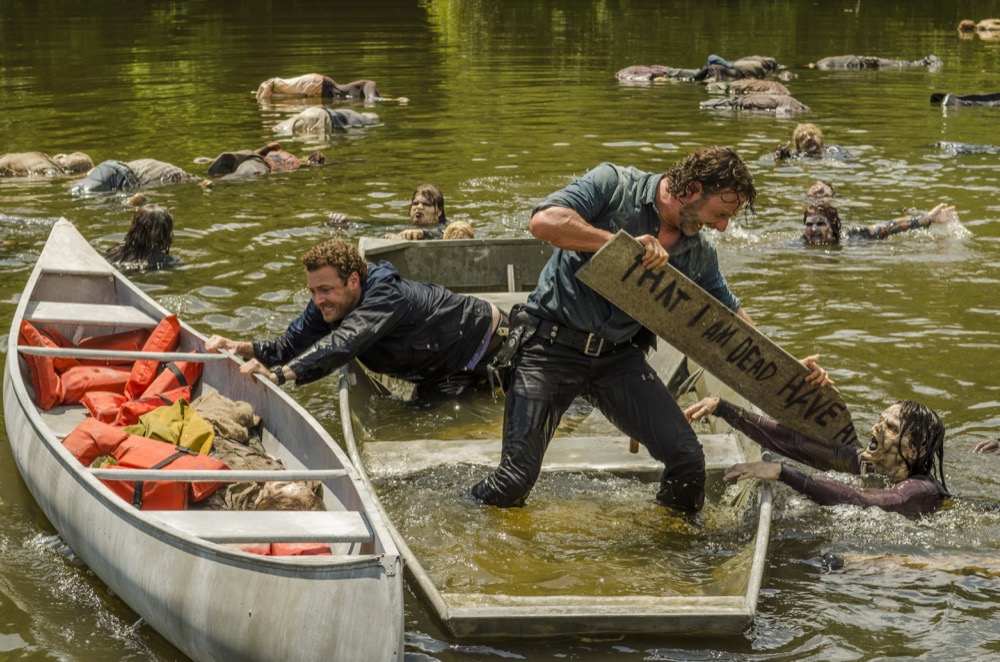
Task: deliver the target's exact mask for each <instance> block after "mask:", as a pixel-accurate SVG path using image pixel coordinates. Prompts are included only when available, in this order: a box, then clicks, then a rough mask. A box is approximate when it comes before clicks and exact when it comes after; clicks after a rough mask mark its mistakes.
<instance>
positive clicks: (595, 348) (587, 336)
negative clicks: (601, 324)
mask: <svg viewBox="0 0 1000 662" xmlns="http://www.w3.org/2000/svg"><path fill="white" fill-rule="evenodd" d="M535 335H536V337H539V338H543V339H545V340H548V341H549V342H557V343H559V344H560V345H566V346H567V347H572V348H573V349H575V350H576V351H578V352H580V353H582V354H585V355H587V356H603V355H604V354H610V353H611V352H613V351H615V350H618V349H621V348H622V347H628V346H629V345H631V344H632V341H631V340H626V341H625V342H620V343H613V342H611V341H610V340H607V339H606V338H602V337H600V336H598V335H595V334H593V333H583V332H582V331H576V330H574V329H571V328H569V327H568V326H560V325H558V324H556V323H554V322H549V321H548V320H541V322H539V324H538V331H537V332H536V334H535Z"/></svg>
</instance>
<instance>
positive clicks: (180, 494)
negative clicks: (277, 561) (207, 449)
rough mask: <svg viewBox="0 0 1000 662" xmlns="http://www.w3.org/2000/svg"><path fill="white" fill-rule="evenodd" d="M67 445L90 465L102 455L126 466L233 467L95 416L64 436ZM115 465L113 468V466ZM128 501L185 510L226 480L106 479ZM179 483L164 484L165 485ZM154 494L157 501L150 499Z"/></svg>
mask: <svg viewBox="0 0 1000 662" xmlns="http://www.w3.org/2000/svg"><path fill="white" fill-rule="evenodd" d="M63 445H64V446H65V447H66V448H67V450H69V451H70V453H72V454H73V457H75V458H76V459H78V460H80V462H81V464H83V465H84V466H88V467H89V466H90V465H91V464H92V463H93V462H94V460H96V459H97V458H98V457H99V456H101V455H110V456H112V457H114V458H115V459H116V460H117V461H118V466H119V467H120V468H122V469H154V468H155V469H168V470H169V469H190V470H219V469H228V468H229V467H228V466H226V464H225V463H224V462H222V461H220V460H217V459H216V458H214V457H209V456H207V455H201V454H199V453H193V452H191V451H189V450H187V449H186V448H179V447H177V446H174V445H173V444H169V443H167V442H164V441H157V440H155V439H147V438H146V437H140V436H138V435H133V434H129V433H127V432H125V431H124V430H123V429H122V428H119V427H115V426H113V425H108V424H107V423H102V422H101V421H98V420H96V419H94V418H87V419H84V420H83V422H81V423H80V424H79V425H78V426H76V428H75V429H74V430H73V431H72V432H71V433H69V434H68V435H67V436H66V438H65V439H63ZM112 468H113V467H112ZM102 482H104V484H105V485H107V486H108V487H110V488H111V490H112V491H114V492H115V493H116V494H118V495H120V496H121V497H122V498H124V499H125V500H126V501H129V502H132V503H133V504H138V505H137V507H139V508H142V507H145V508H146V509H148V510H181V509H183V508H185V507H187V502H188V499H189V498H190V499H191V500H192V501H201V500H202V499H204V498H205V497H207V496H208V495H210V494H211V493H212V492H214V491H215V490H217V489H219V488H220V487H222V486H223V485H224V484H225V483H194V482H192V483H186V482H182V481H168V482H160V481H133V482H128V481H120V480H115V481H102ZM171 484H173V485H174V486H179V488H180V489H179V490H178V489H176V487H161V486H164V485H171ZM150 495H152V496H153V497H154V499H155V501H153V502H150V501H148V499H147V497H148V496H150Z"/></svg>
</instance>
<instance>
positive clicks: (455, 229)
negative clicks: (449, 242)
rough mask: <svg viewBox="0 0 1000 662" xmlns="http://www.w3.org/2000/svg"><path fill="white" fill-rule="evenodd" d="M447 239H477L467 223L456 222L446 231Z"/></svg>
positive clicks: (450, 224) (449, 225) (445, 236)
mask: <svg viewBox="0 0 1000 662" xmlns="http://www.w3.org/2000/svg"><path fill="white" fill-rule="evenodd" d="M444 238H445V239H475V238H476V232H475V230H473V229H472V225H471V224H469V223H468V222H467V221H454V222H452V223H449V224H448V227H446V228H445V229H444Z"/></svg>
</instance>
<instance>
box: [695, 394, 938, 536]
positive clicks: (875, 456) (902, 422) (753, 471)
mask: <svg viewBox="0 0 1000 662" xmlns="http://www.w3.org/2000/svg"><path fill="white" fill-rule="evenodd" d="M710 414H715V415H716V416H719V417H721V418H722V419H723V420H725V421H726V422H727V423H729V424H730V425H732V426H733V427H734V428H736V429H737V430H739V431H741V432H743V433H744V434H746V435H747V436H748V437H749V438H751V439H753V440H754V441H755V442H757V443H758V444H760V445H761V446H763V447H764V448H766V449H768V450H771V451H774V452H776V453H780V454H781V455H784V456H785V457H788V458H791V459H793V460H797V461H799V462H802V463H804V464H807V465H809V466H810V467H813V468H815V469H821V470H823V471H830V470H834V471H843V472H847V473H852V474H862V475H867V474H878V475H881V476H883V477H884V478H885V479H887V481H888V483H889V486H888V487H885V486H880V487H869V488H864V489H857V488H855V487H852V486H850V485H848V484H846V483H843V482H841V481H839V480H836V479H834V478H830V477H828V476H820V475H816V474H808V473H806V472H804V471H800V470H799V469H796V468H794V467H791V466H789V465H787V464H783V463H780V462H750V463H747V464H736V465H733V466H732V467H730V468H729V470H728V471H727V472H726V475H725V479H726V480H747V479H749V478H757V479H759V480H778V481H781V482H782V483H785V484H786V485H788V486H789V487H791V488H792V489H794V490H795V491H797V492H800V493H802V494H805V495H806V496H807V497H809V498H810V499H812V500H813V501H816V502H817V503H819V504H821V505H825V506H832V505H837V504H852V505H856V506H861V507H863V508H868V507H871V506H877V507H879V508H881V509H883V510H887V511H889V512H894V513H900V514H902V515H905V516H907V517H910V518H917V517H920V516H922V515H927V514H930V513H932V512H934V511H935V510H936V509H937V508H938V506H940V505H941V503H942V502H943V501H944V500H945V499H946V498H948V497H949V496H951V495H950V494H949V493H948V490H947V488H946V486H945V482H944V432H945V430H944V424H943V423H942V422H941V418H940V417H939V416H938V415H937V413H935V412H934V410H933V409H930V408H928V407H926V406H924V405H922V404H919V403H917V402H913V401H912V400H901V401H899V402H897V403H895V404H894V405H892V406H890V407H888V408H887V409H886V410H885V411H883V412H882V414H881V415H880V416H879V417H878V420H877V421H875V424H874V425H873V426H872V432H871V440H870V441H869V442H868V445H867V446H865V447H861V446H852V445H842V446H827V445H825V444H822V443H820V442H817V441H813V440H812V439H809V438H808V437H805V436H803V435H801V434H799V433H798V432H795V431H794V430H791V429H789V428H787V427H785V426H784V425H781V424H780V423H777V422H775V421H772V420H771V419H769V418H765V417H763V416H760V415H758V414H754V413H753V412H749V411H747V410H745V409H742V408H741V407H738V406H736V405H734V404H732V403H730V402H727V401H725V400H720V399H719V398H705V399H704V400H702V401H700V402H698V403H697V404H694V405H692V406H691V407H689V408H688V409H687V410H686V411H685V412H684V415H685V416H686V417H687V419H688V421H696V420H698V419H700V418H704V417H705V416H708V415H710Z"/></svg>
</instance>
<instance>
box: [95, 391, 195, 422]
mask: <svg viewBox="0 0 1000 662" xmlns="http://www.w3.org/2000/svg"><path fill="white" fill-rule="evenodd" d="M180 398H184V399H185V400H187V401H188V402H190V401H191V389H190V388H188V387H187V386H182V387H179V388H175V389H171V390H169V391H164V392H158V393H156V395H148V396H143V397H141V398H139V399H138V400H128V399H127V398H126V397H125V395H124V394H121V393H110V392H108V391H91V392H90V393H88V394H87V395H86V396H84V397H83V399H82V400H81V401H80V403H81V404H82V405H83V406H84V407H86V408H87V409H88V410H89V411H90V415H91V416H93V417H94V418H96V419H97V420H99V421H101V422H102V423H108V424H110V425H114V426H115V427H125V426H126V425H135V424H136V423H138V422H139V417H140V416H142V415H143V414H145V413H146V412H150V411H153V410H154V409H156V408H157V407H163V406H168V405H172V404H174V403H175V402H177V401H178V400H179V399H180Z"/></svg>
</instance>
